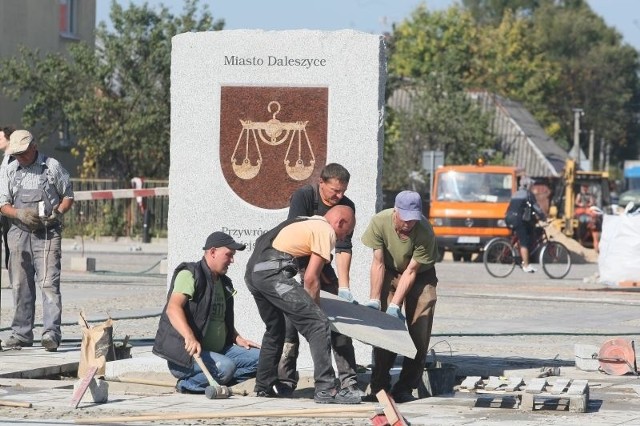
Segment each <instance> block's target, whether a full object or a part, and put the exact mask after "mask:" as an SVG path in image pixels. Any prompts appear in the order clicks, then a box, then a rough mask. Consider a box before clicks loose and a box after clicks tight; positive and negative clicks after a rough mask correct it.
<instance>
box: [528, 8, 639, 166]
mask: <svg viewBox="0 0 640 426" xmlns="http://www.w3.org/2000/svg"><path fill="white" fill-rule="evenodd" d="M534 22H535V27H534V32H533V34H532V36H533V37H535V38H536V39H537V40H539V42H540V43H541V46H542V48H543V50H544V51H545V52H546V53H547V56H548V58H549V59H550V60H552V61H554V62H555V63H557V64H558V67H559V69H560V73H559V77H560V80H559V84H558V89H557V90H556V91H554V92H553V93H549V94H547V95H546V96H545V99H546V105H547V108H548V109H549V113H550V114H552V115H553V116H555V117H557V121H558V123H560V125H561V127H560V129H559V130H560V132H561V133H562V134H563V135H564V138H566V139H567V140H572V139H573V137H572V134H573V108H581V109H583V111H584V112H585V115H584V117H583V120H582V123H581V124H582V126H581V127H582V128H583V129H586V130H594V131H595V134H596V135H597V136H596V137H597V139H598V140H599V139H600V138H604V139H605V140H606V141H608V142H610V143H611V144H612V147H613V154H614V156H616V157H618V158H624V157H625V156H629V157H631V156H637V154H638V140H639V138H640V129H639V128H638V121H637V119H636V117H637V114H638V112H640V103H639V102H638V100H639V99H638V97H639V95H640V84H639V80H638V71H639V70H640V61H639V56H638V52H637V51H636V50H635V49H633V48H632V47H631V46H629V45H626V44H623V43H622V37H621V35H620V34H619V33H618V32H617V31H615V30H614V29H612V28H609V27H607V26H606V24H605V23H604V21H603V19H602V18H601V17H599V16H597V15H596V14H594V13H593V11H592V10H591V9H590V8H589V6H588V5H587V4H586V3H585V2H584V1H583V0H571V1H564V2H558V4H546V5H544V6H542V7H540V8H539V9H537V11H536V13H535V15H534ZM584 139H585V140H586V138H584ZM596 148H597V147H596Z"/></svg>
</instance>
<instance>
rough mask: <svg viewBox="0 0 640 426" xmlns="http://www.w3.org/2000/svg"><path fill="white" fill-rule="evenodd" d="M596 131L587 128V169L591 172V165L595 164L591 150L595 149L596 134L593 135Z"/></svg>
mask: <svg viewBox="0 0 640 426" xmlns="http://www.w3.org/2000/svg"><path fill="white" fill-rule="evenodd" d="M595 134H596V132H594V131H593V129H591V130H589V171H590V172H592V171H593V170H594V169H593V166H594V165H595V161H594V158H593V155H594V154H593V151H594V149H595V145H596V136H595Z"/></svg>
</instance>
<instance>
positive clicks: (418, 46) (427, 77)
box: [383, 6, 495, 189]
mask: <svg viewBox="0 0 640 426" xmlns="http://www.w3.org/2000/svg"><path fill="white" fill-rule="evenodd" d="M477 45H478V33H477V32H476V30H475V25H474V24H473V21H472V19H471V16H470V15H469V14H468V13H465V12H464V11H462V10H461V9H459V8H455V7H452V8H450V9H448V10H447V11H439V12H434V13H430V12H428V11H427V10H426V8H425V7H424V6H418V8H417V9H416V10H415V11H414V12H413V13H412V15H411V17H410V18H409V19H408V20H406V21H403V22H402V23H400V24H399V25H398V26H397V27H395V28H394V31H393V34H392V37H391V39H390V42H389V48H388V51H389V61H388V62H389V64H388V68H389V78H388V81H389V85H388V86H389V87H388V93H387V96H388V97H389V100H388V102H387V116H386V126H385V150H384V155H385V157H384V158H385V161H384V170H383V177H384V179H383V186H384V187H385V188H387V189H397V188H401V187H406V185H407V184H408V181H409V176H410V174H411V173H412V172H415V171H419V170H421V169H422V165H421V160H422V152H423V151H424V150H443V151H445V161H446V162H448V163H471V162H473V161H474V160H475V159H476V158H477V156H478V155H479V154H481V153H482V151H483V150H484V149H489V148H493V145H494V142H495V141H494V140H493V138H492V137H491V135H490V134H489V123H490V117H489V116H488V115H486V114H483V113H482V111H481V110H480V107H479V106H477V105H476V104H474V102H473V100H472V99H471V98H470V97H469V96H468V95H467V93H466V92H465V87H464V78H465V77H468V75H469V72H470V71H471V70H472V67H473V58H474V56H475V53H474V51H475V49H476V47H477ZM399 99H400V100H399Z"/></svg>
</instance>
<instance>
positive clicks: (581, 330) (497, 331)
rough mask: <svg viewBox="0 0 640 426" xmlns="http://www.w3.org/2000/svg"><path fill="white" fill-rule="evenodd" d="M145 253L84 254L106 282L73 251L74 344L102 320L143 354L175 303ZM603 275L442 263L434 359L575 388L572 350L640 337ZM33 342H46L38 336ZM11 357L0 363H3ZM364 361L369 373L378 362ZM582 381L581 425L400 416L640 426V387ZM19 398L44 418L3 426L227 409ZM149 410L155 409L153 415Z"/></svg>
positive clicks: (18, 415) (11, 416)
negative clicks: (586, 403)
mask: <svg viewBox="0 0 640 426" xmlns="http://www.w3.org/2000/svg"><path fill="white" fill-rule="evenodd" d="M76 245H77V244H76ZM138 247H139V246H137V245H135V244H131V245H130V246H126V245H124V246H123V245H122V244H119V245H118V244H111V245H106V246H105V245H93V246H90V247H89V248H88V249H87V253H86V254H87V255H91V256H95V257H97V259H98V267H99V269H100V270H99V271H97V272H95V273H80V272H72V271H70V270H69V267H68V262H69V257H70V254H73V253H74V252H75V253H77V248H75V249H74V248H73V245H72V244H71V243H69V242H67V245H66V250H65V253H64V254H63V288H62V293H63V305H64V314H63V323H64V324H63V335H64V338H65V341H67V342H72V343H73V342H74V341H77V344H78V345H79V344H80V340H79V339H80V327H79V325H78V312H79V311H80V310H81V309H83V310H84V311H85V312H86V314H87V316H88V318H89V319H90V320H91V319H95V320H101V319H104V317H105V315H107V314H108V315H111V316H112V317H113V318H114V319H115V320H116V321H115V323H114V338H115V339H116V340H121V339H122V338H123V337H124V336H125V335H128V336H130V338H131V341H132V343H133V344H134V345H147V346H148V345H150V342H151V340H152V339H153V338H154V337H155V331H156V327H157V322H158V315H159V312H160V310H161V309H162V306H163V305H164V302H165V297H166V296H165V291H166V275H163V274H160V273H159V262H160V261H161V260H162V259H163V258H164V257H165V253H166V246H163V245H157V246H144V247H143V248H142V249H139V248H138ZM64 248H65V245H64V243H63V249H64ZM596 272H597V265H595V264H584V265H574V267H573V269H572V272H571V274H570V275H569V276H568V277H567V278H566V279H563V280H549V279H547V278H546V277H545V276H544V275H543V274H542V273H537V274H524V273H522V271H514V273H513V274H512V276H511V277H510V278H509V279H502V280H499V279H495V278H491V277H489V276H488V274H487V273H486V272H485V271H484V269H483V266H482V265H481V264H479V263H454V262H446V261H445V262H443V263H441V264H439V265H438V275H439V277H440V280H441V285H440V286H439V287H438V293H439V294H438V296H439V300H438V305H437V309H436V318H435V324H434V330H433V332H434V335H433V338H432V341H431V344H432V346H433V348H434V351H435V352H436V353H437V356H438V358H439V359H440V360H443V361H445V362H452V363H455V364H456V365H457V366H458V374H459V375H460V374H463V373H464V370H465V369H466V370H468V371H475V372H477V371H480V370H482V369H486V370H487V371H489V370H492V371H493V370H511V371H512V372H513V371H515V372H517V371H519V370H521V371H523V372H524V374H536V371H539V369H540V368H541V367H544V366H547V367H549V366H560V367H561V369H562V371H563V373H564V374H570V375H574V376H576V377H577V375H580V374H583V372H580V371H578V370H576V369H575V367H573V362H574V355H575V354H574V344H576V343H583V344H591V345H596V346H600V345H601V344H602V343H603V342H604V341H605V340H607V339H609V338H613V337H627V338H629V339H633V338H634V336H636V335H637V330H638V326H640V315H638V313H637V312H638V306H640V293H638V292H632V291H631V292H623V291H618V290H616V289H608V288H604V287H603V286H601V285H599V284H598V283H597V282H596V280H594V279H593V277H594V274H595V273H596ZM5 273H6V271H5ZM5 277H6V275H5ZM6 284H7V283H6V281H5V280H3V282H2V285H3V289H2V312H1V318H0V326H1V327H0V336H1V337H3V338H5V337H6V336H8V333H9V331H8V330H9V327H8V326H9V324H10V321H11V318H12V315H13V308H12V302H11V290H10V289H8V288H6ZM41 315H42V314H41V307H40V306H37V308H36V318H37V322H40V323H41V318H42V317H41ZM39 326H40V325H39ZM35 331H36V336H39V329H36V330H35ZM2 356H3V354H0V361H1V360H2V358H1V357H2ZM358 361H359V362H360V363H362V364H367V363H368V361H369V360H358ZM584 374H585V375H586V377H588V378H589V380H590V383H593V387H592V390H591V392H592V401H593V404H592V406H590V412H589V413H584V414H578V413H567V412H553V411H551V412H544V413H538V412H535V413H525V412H520V411H518V410H505V409H487V408H478V407H473V404H471V400H470V399H469V398H468V396H467V397H465V395H462V394H459V393H456V395H455V397H453V398H430V399H427V400H420V401H416V402H414V403H409V404H403V405H402V406H401V410H402V412H403V413H406V414H405V415H406V416H407V417H409V418H411V419H412V424H465V425H466V424H518V425H543V424H544V425H547V424H562V425H574V424H575V425H578V424H580V425H582V424H611V425H613V424H640V415H638V414H636V413H639V412H640V402H639V400H640V398H639V397H638V396H637V394H636V393H635V391H634V389H636V388H635V386H638V385H640V381H638V379H637V378H635V377H611V376H606V375H603V374H602V373H597V372H596V373H589V374H586V373H584ZM576 377H574V378H576ZM34 383H35V382H34ZM21 386H22V387H20V386H14V387H11V388H6V389H5V388H3V387H0V399H2V398H3V396H2V393H1V391H3V390H7V389H9V390H11V391H16V390H18V391H21V392H26V394H30V395H31V397H33V398H35V399H37V400H38V401H40V402H41V403H40V404H39V405H38V409H37V410H25V409H21V408H8V407H2V410H0V424H15V423H30V424H33V423H36V424H68V423H73V422H74V421H78V419H79V418H83V417H84V416H87V415H88V416H95V417H102V416H130V415H138V414H141V413H142V412H147V411H148V410H151V411H152V412H158V413H167V415H169V414H175V413H187V412H188V411H189V410H194V411H202V410H203V409H206V405H208V404H211V403H214V402H215V403H216V404H221V402H220V401H219V400H217V401H209V400H206V399H204V400H203V398H201V397H198V396H194V395H178V394H170V395H162V396H158V395H157V393H158V391H157V390H156V391H155V396H149V391H148V390H145V391H140V390H133V389H131V388H126V389H124V390H121V391H120V392H119V391H118V390H117V389H118V387H117V386H115V385H114V387H113V392H111V391H110V402H112V401H113V399H112V398H111V394H112V393H113V395H116V396H115V398H116V400H115V401H117V402H119V403H121V404H123V405H126V404H130V405H129V408H123V409H119V408H118V404H105V405H103V406H97V405H96V406H89V407H84V408H83V410H81V411H74V410H72V409H70V408H69V407H68V399H66V400H65V399H64V398H62V399H60V397H59V396H58V394H57V393H60V392H66V394H65V395H67V398H68V394H69V392H70V391H69V388H68V386H67V388H66V389H65V390H64V391H63V390H62V389H59V388H58V387H56V386H53V385H48V387H47V385H46V384H45V385H43V386H44V388H43V389H36V388H35V387H34V388H33V389H32V388H30V387H29V386H30V385H27V384H26V383H22V384H21ZM32 386H35V384H32ZM165 392H166V390H165ZM40 393H41V394H40ZM153 398H156V399H153ZM158 398H160V399H158ZM197 398H200V399H197ZM46 401H49V402H46ZM61 401H62V402H61ZM227 401H229V404H238V407H242V409H244V410H249V409H254V410H271V409H274V408H280V407H284V408H298V407H300V408H306V409H312V408H317V407H319V405H318V404H313V402H312V401H310V400H309V399H308V397H307V398H294V399H292V400H290V402H289V403H288V402H287V401H285V400H266V401H265V399H261V398H255V397H249V396H248V397H241V398H232V399H230V400H227ZM225 404H226V403H225ZM279 404H280V405H279ZM134 406H135V407H138V406H139V407H142V408H133V407H134ZM145 406H148V407H149V409H148V410H144V409H143V408H144V407H145ZM216 407H218V405H216ZM320 407H321V406H320ZM226 408H227V409H230V408H229V407H226ZM335 410H336V413H337V414H338V415H339V413H341V412H344V410H345V408H344V406H340V407H336V408H335ZM135 424H228V425H264V424H274V425H311V424H313V425H318V424H322V425H341V426H342V425H365V424H370V421H369V420H368V419H367V418H362V417H360V418H358V417H356V418H353V417H348V418H333V417H328V416H320V417H314V418H310V419H307V418H299V417H286V418H277V417H273V418H268V419H266V418H233V419H228V418H227V419H224V420H220V419H217V420H216V419H209V420H196V419H194V420H189V419H182V420H176V419H172V420H167V421H153V422H136V423H135Z"/></svg>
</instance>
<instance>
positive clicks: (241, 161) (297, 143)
mask: <svg viewBox="0 0 640 426" xmlns="http://www.w3.org/2000/svg"><path fill="white" fill-rule="evenodd" d="M280 109H281V105H280V103H279V102H277V101H271V102H269V105H268V106H267V111H268V112H269V113H270V114H272V116H271V119H270V120H269V121H266V122H253V121H251V120H240V123H241V124H242V130H241V131H240V135H239V136H238V141H237V142H236V145H235V148H234V150H233V154H232V155H231V167H232V169H233V172H234V173H235V175H236V176H238V177H239V178H240V179H244V180H250V179H253V178H255V177H256V176H257V175H258V173H260V168H261V167H262V163H263V162H262V153H261V152H260V141H261V142H264V143H265V144H267V145H269V146H279V145H281V144H283V143H285V142H288V145H287V151H286V153H285V154H284V159H283V163H284V168H285V170H286V172H287V175H289V177H291V178H292V179H294V180H297V181H300V180H305V179H307V178H309V177H310V176H311V174H312V173H313V170H314V167H315V164H316V157H315V155H314V153H313V148H312V146H311V141H310V140H309V135H308V134H307V130H306V127H307V124H308V123H309V121H296V122H282V121H280V120H278V119H277V118H276V116H277V115H278V114H279V113H280ZM303 145H304V147H305V148H306V149H307V150H308V153H309V154H308V155H309V158H308V159H307V160H308V161H307V163H306V164H307V165H305V160H304V159H303ZM292 148H293V150H292ZM292 151H293V152H292ZM243 154H244V157H243Z"/></svg>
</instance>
